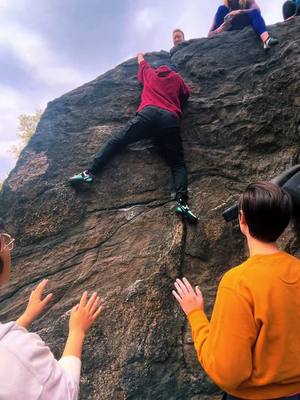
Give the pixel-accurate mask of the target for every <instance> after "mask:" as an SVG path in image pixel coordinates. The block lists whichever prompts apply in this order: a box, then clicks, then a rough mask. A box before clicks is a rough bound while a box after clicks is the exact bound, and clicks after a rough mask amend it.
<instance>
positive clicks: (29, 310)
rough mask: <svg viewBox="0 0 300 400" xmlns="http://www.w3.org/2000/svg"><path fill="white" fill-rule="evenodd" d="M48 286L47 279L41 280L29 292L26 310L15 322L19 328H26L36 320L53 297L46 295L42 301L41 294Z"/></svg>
mask: <svg viewBox="0 0 300 400" xmlns="http://www.w3.org/2000/svg"><path fill="white" fill-rule="evenodd" d="M47 284H48V279H44V280H42V281H41V282H40V283H39V284H38V285H37V287H36V288H35V289H34V290H33V291H32V292H31V295H30V297H29V301H28V304H27V307H26V310H25V311H24V313H23V314H22V315H21V317H20V318H19V319H18V320H17V321H16V323H17V324H18V325H19V326H23V328H27V327H28V326H29V325H30V324H31V323H32V322H33V321H34V320H35V319H37V318H38V317H39V316H40V315H41V314H42V313H43V311H44V310H45V308H46V307H47V305H48V303H49V302H50V301H51V299H52V297H53V295H52V293H50V294H48V295H47V296H46V297H45V298H44V299H43V298H42V296H43V292H44V290H45V288H46V286H47Z"/></svg>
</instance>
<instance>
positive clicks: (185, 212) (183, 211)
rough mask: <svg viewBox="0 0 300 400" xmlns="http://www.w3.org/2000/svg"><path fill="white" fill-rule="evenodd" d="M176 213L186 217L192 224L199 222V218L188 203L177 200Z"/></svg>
mask: <svg viewBox="0 0 300 400" xmlns="http://www.w3.org/2000/svg"><path fill="white" fill-rule="evenodd" d="M176 213H177V214H179V215H181V216H182V218H185V219H186V220H187V221H188V222H190V223H192V224H196V223H197V222H198V218H197V217H196V215H195V214H193V213H192V211H191V210H190V209H189V206H188V205H187V204H183V203H179V202H177V206H176Z"/></svg>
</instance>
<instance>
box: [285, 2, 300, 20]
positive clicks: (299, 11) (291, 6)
mask: <svg viewBox="0 0 300 400" xmlns="http://www.w3.org/2000/svg"><path fill="white" fill-rule="evenodd" d="M282 14H283V18H284V20H287V19H290V18H293V17H296V16H297V15H300V0H288V1H285V2H284V4H283V6H282Z"/></svg>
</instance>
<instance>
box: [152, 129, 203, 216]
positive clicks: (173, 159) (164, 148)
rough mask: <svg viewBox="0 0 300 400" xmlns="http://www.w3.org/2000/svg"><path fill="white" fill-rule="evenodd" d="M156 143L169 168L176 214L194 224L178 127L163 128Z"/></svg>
mask: <svg viewBox="0 0 300 400" xmlns="http://www.w3.org/2000/svg"><path fill="white" fill-rule="evenodd" d="M157 142H158V145H159V146H160V150H161V153H162V155H163V156H164V158H165V160H166V162H167V164H168V165H169V166H170V168H171V170H172V175H173V181H174V187H175V191H176V201H177V208H176V212H177V213H178V214H180V215H182V216H183V217H186V218H187V219H188V220H189V221H190V222H193V223H196V222H197V221H198V219H197V217H196V216H195V215H194V214H193V213H192V211H191V210H190V209H189V207H188V204H187V202H188V190H187V186H188V179H187V171H186V166H185V161H184V153H183V147H182V139H181V136H180V127H179V126H178V127H170V128H165V129H163V130H161V131H160V133H159V135H157Z"/></svg>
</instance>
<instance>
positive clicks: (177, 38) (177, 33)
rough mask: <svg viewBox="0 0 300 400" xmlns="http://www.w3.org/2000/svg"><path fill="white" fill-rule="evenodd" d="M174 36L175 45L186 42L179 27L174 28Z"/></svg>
mask: <svg viewBox="0 0 300 400" xmlns="http://www.w3.org/2000/svg"><path fill="white" fill-rule="evenodd" d="M172 38H173V44H174V46H177V45H178V44H180V43H182V42H184V40H185V39H184V33H183V31H182V30H181V29H178V28H176V29H174V31H173V34H172Z"/></svg>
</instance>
